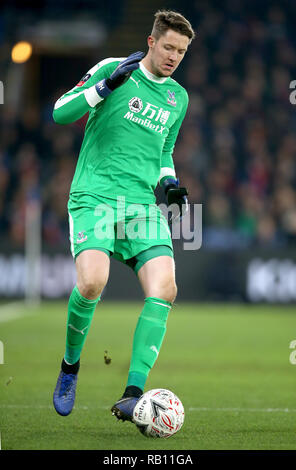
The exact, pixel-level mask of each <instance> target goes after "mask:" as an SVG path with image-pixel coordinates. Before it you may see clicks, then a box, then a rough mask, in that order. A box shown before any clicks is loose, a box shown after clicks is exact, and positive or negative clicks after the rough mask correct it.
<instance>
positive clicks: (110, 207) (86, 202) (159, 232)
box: [68, 193, 173, 272]
mask: <svg viewBox="0 0 296 470" xmlns="http://www.w3.org/2000/svg"><path fill="white" fill-rule="evenodd" d="M68 212H69V228H70V237H69V238H70V244H71V253H72V256H73V257H74V258H75V259H76V257H77V256H78V255H79V253H81V252H82V251H84V250H93V249H97V250H101V251H104V252H105V253H107V254H108V255H109V256H113V257H114V258H116V259H118V260H119V261H121V262H123V263H125V264H127V265H128V266H130V267H131V268H132V269H134V270H135V272H137V271H138V270H139V269H140V267H141V266H142V265H143V264H144V263H145V262H146V261H148V259H151V258H153V257H156V256H161V255H169V256H172V257H173V245H172V238H171V233H170V229H169V227H168V223H167V221H166V219H165V217H164V215H163V214H162V212H161V210H160V209H159V207H158V206H157V205H156V204H131V203H127V202H125V199H124V197H118V198H117V199H110V198H106V197H102V196H98V195H91V194H86V193H72V194H71V195H70V198H69V202H68Z"/></svg>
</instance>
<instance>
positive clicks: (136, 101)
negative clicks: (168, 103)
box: [124, 96, 171, 135]
mask: <svg viewBox="0 0 296 470" xmlns="http://www.w3.org/2000/svg"><path fill="white" fill-rule="evenodd" d="M128 105H129V109H130V111H128V112H127V113H126V114H125V115H124V119H129V120H130V121H133V122H136V123H138V124H140V125H142V126H144V127H148V128H149V129H151V130H153V131H155V132H157V133H159V134H162V135H163V132H164V130H165V128H166V127H165V124H166V123H167V121H168V119H169V117H170V114H171V111H167V110H166V109H163V108H160V107H159V106H156V105H155V104H152V103H149V102H148V101H146V106H145V107H144V106H143V102H142V100H141V99H140V98H139V97H137V96H134V97H133V98H132V99H131V100H130V101H129V103H128ZM131 111H132V112H131ZM141 111H142V112H141ZM140 112H141V114H140V115H139V116H134V113H140ZM142 116H143V117H144V118H143V119H142Z"/></svg>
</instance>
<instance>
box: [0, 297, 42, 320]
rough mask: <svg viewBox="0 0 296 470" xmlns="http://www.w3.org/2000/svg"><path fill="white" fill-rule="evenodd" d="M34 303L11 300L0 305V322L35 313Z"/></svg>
mask: <svg viewBox="0 0 296 470" xmlns="http://www.w3.org/2000/svg"><path fill="white" fill-rule="evenodd" d="M35 307H36V306H35V305H32V306H30V308H29V305H28V304H26V303H25V302H24V301H16V302H11V303H9V304H4V305H1V306H0V323H5V322H8V321H11V320H17V319H18V318H22V317H25V316H29V315H33V314H35Z"/></svg>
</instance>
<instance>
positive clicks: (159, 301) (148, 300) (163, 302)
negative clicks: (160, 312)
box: [145, 297, 173, 308]
mask: <svg viewBox="0 0 296 470" xmlns="http://www.w3.org/2000/svg"><path fill="white" fill-rule="evenodd" d="M145 303H152V304H156V305H160V306H162V307H167V308H172V306H173V304H171V302H168V301H167V300H163V299H159V298H158V297H146V298H145Z"/></svg>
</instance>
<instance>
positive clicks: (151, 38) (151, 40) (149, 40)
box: [147, 35, 156, 48]
mask: <svg viewBox="0 0 296 470" xmlns="http://www.w3.org/2000/svg"><path fill="white" fill-rule="evenodd" d="M155 42H156V39H155V37H154V36H151V35H150V36H148V38H147V43H148V46H149V48H150V47H154V45H155Z"/></svg>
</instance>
